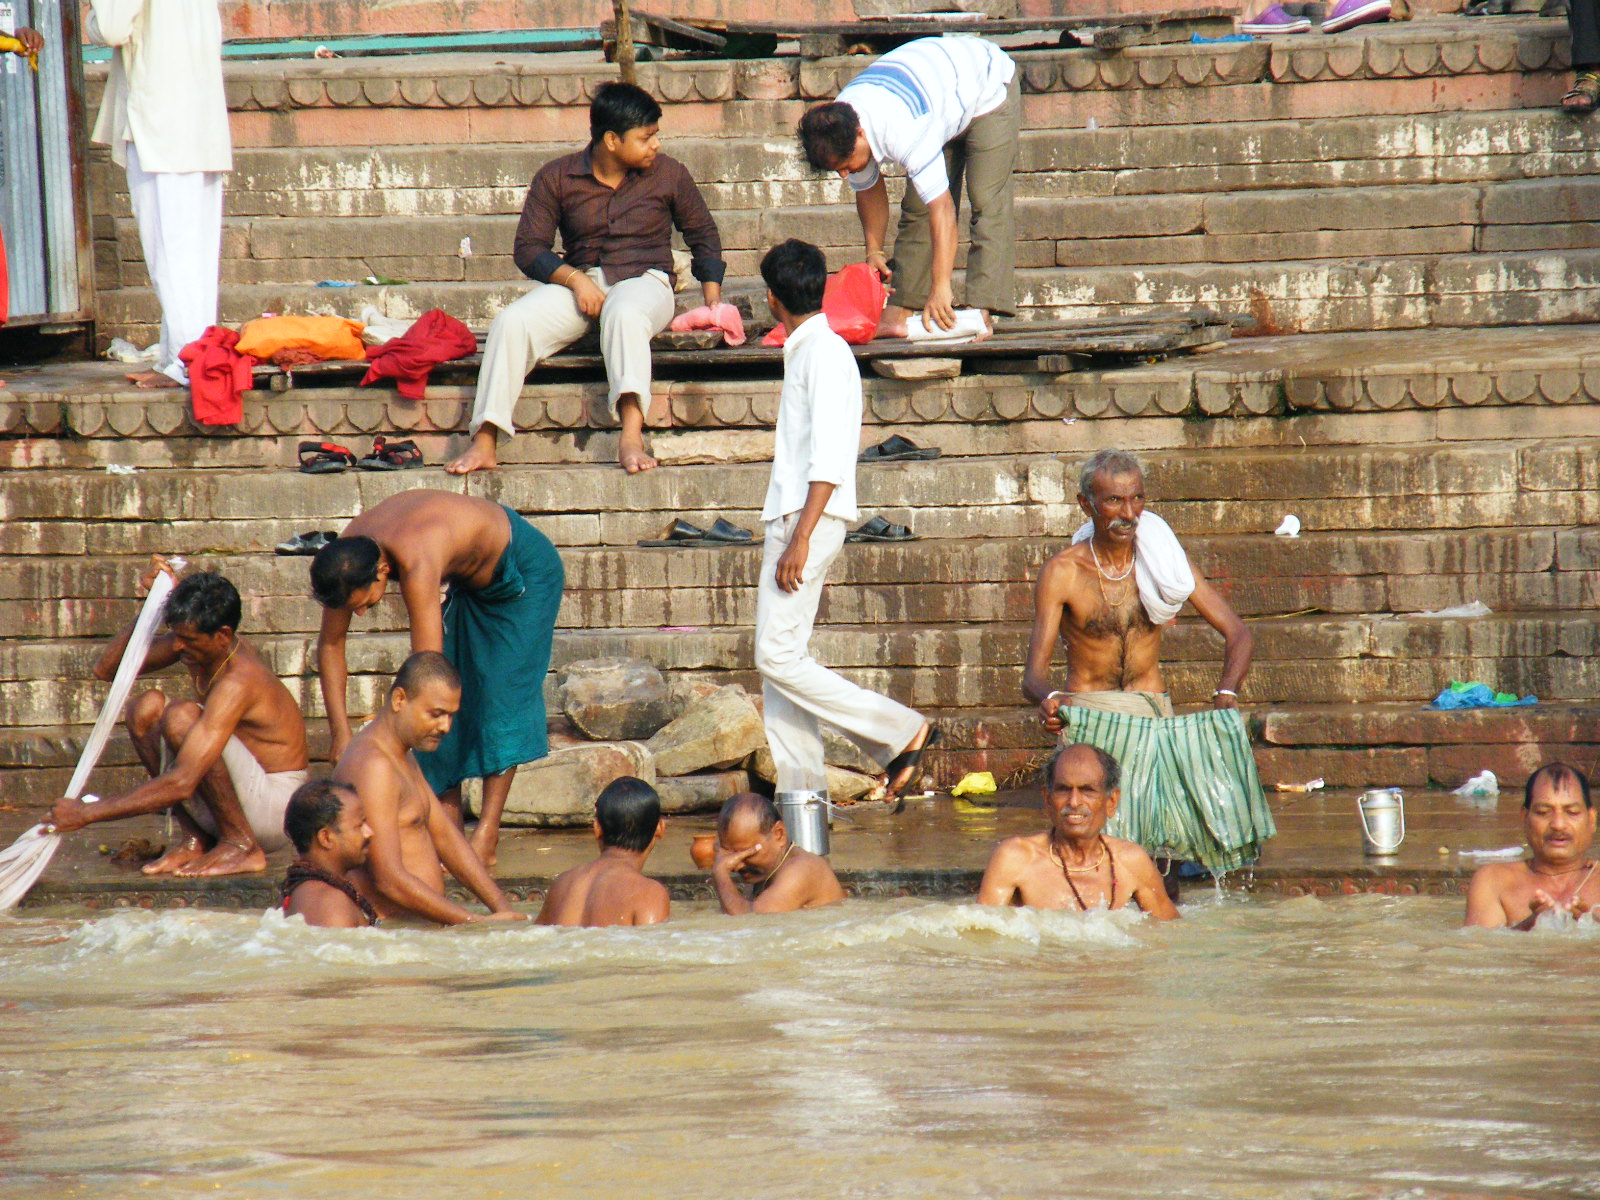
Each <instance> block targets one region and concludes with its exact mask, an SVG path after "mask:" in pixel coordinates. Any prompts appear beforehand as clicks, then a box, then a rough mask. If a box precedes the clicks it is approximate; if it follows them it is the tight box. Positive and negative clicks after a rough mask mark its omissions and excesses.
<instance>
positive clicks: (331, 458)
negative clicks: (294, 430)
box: [300, 442, 356, 475]
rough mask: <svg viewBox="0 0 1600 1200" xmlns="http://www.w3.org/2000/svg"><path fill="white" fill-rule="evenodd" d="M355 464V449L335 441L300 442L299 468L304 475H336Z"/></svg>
mask: <svg viewBox="0 0 1600 1200" xmlns="http://www.w3.org/2000/svg"><path fill="white" fill-rule="evenodd" d="M355 465H356V455H355V451H353V450H347V449H346V448H345V447H343V446H341V445H339V444H338V443H336V442H301V443H300V470H301V472H302V473H304V474H306V475H337V474H338V473H339V472H340V471H347V470H349V469H350V468H351V467H353V466H355Z"/></svg>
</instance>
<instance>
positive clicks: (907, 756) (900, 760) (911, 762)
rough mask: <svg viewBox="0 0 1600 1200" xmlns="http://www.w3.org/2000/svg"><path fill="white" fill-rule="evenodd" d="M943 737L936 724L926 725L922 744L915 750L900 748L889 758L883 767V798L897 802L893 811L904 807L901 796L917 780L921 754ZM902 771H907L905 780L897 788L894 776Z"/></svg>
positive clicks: (942, 732)
mask: <svg viewBox="0 0 1600 1200" xmlns="http://www.w3.org/2000/svg"><path fill="white" fill-rule="evenodd" d="M943 738H944V731H943V730H941V729H940V728H939V727H938V726H937V725H930V726H929V727H928V736H927V737H925V738H923V739H922V745H920V746H918V747H917V748H916V749H915V750H902V751H901V752H900V753H899V754H896V755H895V756H894V757H893V758H892V759H890V760H889V765H888V766H886V767H884V769H883V773H884V776H885V777H886V784H887V790H886V791H885V793H884V797H883V798H884V799H885V800H886V801H887V800H894V801H898V802H899V803H898V807H896V809H895V812H899V811H901V809H903V808H904V807H905V801H904V800H903V799H902V797H903V796H904V795H905V792H906V789H908V788H909V787H910V786H911V785H912V784H913V783H915V782H916V781H917V767H918V766H920V765H921V764H922V756H923V755H924V754H925V753H927V752H928V751H929V750H931V749H933V747H935V746H937V745H938V744H939V742H940V741H941V740H943ZM903 771H904V772H907V774H906V778H905V782H904V783H902V784H901V785H900V786H899V787H898V788H897V787H895V786H894V781H895V777H896V776H898V775H899V774H900V773H901V772H903Z"/></svg>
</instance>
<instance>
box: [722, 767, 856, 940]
mask: <svg viewBox="0 0 1600 1200" xmlns="http://www.w3.org/2000/svg"><path fill="white" fill-rule="evenodd" d="M735 877H737V878H735ZM711 882H712V884H713V885H715V887H716V889H717V899H718V901H720V902H721V904H722V911H723V912H725V913H727V914H728V915H729V916H739V915H741V914H743V913H780V912H793V911H794V910H795V909H797V908H820V907H822V906H823V905H826V904H837V903H838V902H839V901H841V900H843V899H844V889H843V888H842V887H840V886H839V879H838V876H836V875H835V874H834V873H833V868H832V867H831V866H829V865H828V860H827V859H825V858H823V857H822V856H821V855H820V854H812V853H811V852H810V851H809V850H802V849H801V848H800V847H799V846H797V845H795V844H794V843H793V842H791V841H790V840H789V833H788V831H787V830H786V829H784V827H783V821H782V820H780V819H779V817H778V809H777V806H776V805H775V804H773V803H772V801H771V800H769V799H767V798H766V797H765V796H760V795H757V794H756V793H755V792H741V793H740V794H739V795H737V796H735V797H733V799H731V800H729V801H728V802H727V803H726V804H724V805H723V806H722V813H721V815H720V816H718V818H717V850H716V858H715V859H713V860H712V863H711ZM741 883H743V884H747V885H748V886H749V891H748V892H746V891H745V889H744V888H743V887H741V886H740V884H741Z"/></svg>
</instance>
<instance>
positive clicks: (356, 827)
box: [283, 779, 372, 872]
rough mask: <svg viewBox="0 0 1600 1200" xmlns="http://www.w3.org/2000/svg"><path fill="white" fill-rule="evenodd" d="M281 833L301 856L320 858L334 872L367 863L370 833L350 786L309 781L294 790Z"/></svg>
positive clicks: (355, 795)
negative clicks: (313, 855)
mask: <svg viewBox="0 0 1600 1200" xmlns="http://www.w3.org/2000/svg"><path fill="white" fill-rule="evenodd" d="M283 832H284V836H286V837H287V838H288V839H289V840H290V841H291V842H293V843H294V848H295V849H296V850H298V851H299V852H300V854H301V855H303V856H307V857H310V856H311V855H312V854H313V852H315V855H316V857H318V858H320V859H323V860H324V861H325V862H326V863H327V864H328V866H329V867H330V868H331V869H332V870H334V871H337V872H344V871H349V870H351V869H352V868H354V867H359V866H360V865H361V864H362V863H364V862H366V861H367V846H368V843H369V842H370V841H371V840H372V830H371V829H370V828H368V826H367V818H366V813H365V812H364V811H363V809H362V807H361V797H360V796H359V795H357V794H356V790H355V788H353V787H349V786H347V785H345V784H342V783H335V782H334V781H333V780H331V779H311V780H307V781H306V782H305V783H302V784H301V785H300V786H299V787H298V788H296V789H295V793H294V795H293V796H290V797H289V807H288V808H286V809H285V810H284V813H283Z"/></svg>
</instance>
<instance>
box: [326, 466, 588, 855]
mask: <svg viewBox="0 0 1600 1200" xmlns="http://www.w3.org/2000/svg"><path fill="white" fill-rule="evenodd" d="M391 581H393V582H394V583H397V584H398V585H399V587H400V596H401V599H402V600H404V601H405V606H406V615H407V617H408V619H409V621H410V624H411V650H412V652H413V653H417V652H419V651H423V650H437V651H441V652H443V654H444V656H445V657H446V658H448V659H449V660H450V662H451V663H453V664H454V665H455V667H456V669H457V670H458V671H460V672H461V678H462V696H461V717H460V720H458V721H457V722H456V723H455V725H454V726H453V727H452V728H451V730H450V734H449V736H448V737H446V738H445V739H444V741H443V742H441V743H440V745H439V748H438V749H437V750H434V751H431V752H428V753H424V754H419V755H418V756H417V757H418V761H419V762H420V763H421V765H422V771H423V774H424V775H426V776H427V779H428V786H429V787H430V788H432V789H433V791H434V792H435V793H436V794H437V795H438V796H439V797H440V798H441V799H442V800H443V801H444V803H445V805H446V807H447V808H449V809H450V811H451V813H452V815H453V816H454V817H455V819H456V821H457V823H458V824H459V823H460V820H461V792H460V788H461V782H462V780H465V779H482V780H483V808H482V811H481V812H480V813H479V814H478V828H477V829H476V830H475V831H474V832H473V837H472V848H473V850H474V851H476V852H477V854H478V857H480V858H481V859H483V861H484V862H485V863H486V864H487V865H488V866H490V867H492V866H494V862H495V849H496V847H497V846H498V845H499V841H500V813H501V811H502V810H503V809H504V808H505V803H506V796H507V795H508V794H510V791H511V781H512V779H513V778H515V776H516V773H517V768H518V767H519V766H521V765H522V764H523V763H527V762H533V761H534V760H535V759H540V758H543V757H544V756H545V755H546V754H548V753H549V751H550V744H549V736H548V733H547V731H546V728H545V712H544V677H545V675H546V673H547V672H548V671H549V669H550V643H551V639H552V638H553V637H554V635H555V626H556V611H557V610H558V609H559V608H560V607H561V590H562V587H563V586H564V582H565V575H564V573H563V570H562V566H561V558H560V556H559V555H558V554H557V553H556V550H555V547H554V546H552V545H551V544H550V539H549V538H547V537H545V535H544V534H542V533H540V532H539V531H538V530H537V529H535V528H534V527H533V526H532V525H530V524H528V522H527V521H525V520H523V518H522V517H521V516H519V515H518V514H517V513H516V512H514V511H512V510H511V509H509V508H506V507H505V506H504V505H500V504H493V503H491V502H489V501H488V500H480V499H478V498H477V497H475V496H461V495H457V494H456V493H454V492H439V491H431V490H428V489H425V488H419V489H417V490H415V491H410V492H401V493H400V494H398V495H395V496H390V497H389V498H388V499H387V500H385V501H383V502H382V503H381V504H378V505H376V506H375V507H373V508H370V509H368V510H367V511H366V512H364V513H362V514H361V515H360V516H359V517H357V518H356V519H355V520H353V521H351V522H350V524H348V525H347V526H345V529H344V532H343V533H342V534H340V536H339V537H338V538H336V539H335V540H334V541H332V542H329V543H328V544H327V545H326V546H324V547H323V548H322V549H321V550H320V551H318V552H317V556H316V558H314V559H312V561H311V590H312V593H313V594H314V595H315V596H316V598H317V601H318V602H319V603H320V604H321V605H322V608H323V613H322V630H321V632H320V633H319V634H318V636H317V674H318V675H319V677H320V678H321V681H322V699H323V702H324V704H325V705H326V706H327V712H328V725H329V727H330V729H331V731H332V734H333V754H332V756H333V757H334V758H338V757H339V756H340V755H341V754H343V753H344V748H345V747H346V746H348V745H349V744H350V736H351V735H350V718H349V715H348V712H347V710H346V695H345V692H346V686H347V682H348V679H349V672H348V668H347V667H346V663H345V639H346V637H347V636H348V634H349V632H350V618H351V617H353V616H359V615H360V614H362V613H364V612H366V611H367V610H368V609H370V608H371V607H372V606H373V605H375V604H377V603H378V601H380V600H382V599H383V595H384V592H385V591H386V590H387V588H388V586H389V583H390V582H391ZM444 588H448V589H449V590H448V592H447V594H446V595H445V598H444V601H443V603H441V602H440V600H439V593H440V591H441V590H442V589H444Z"/></svg>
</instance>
